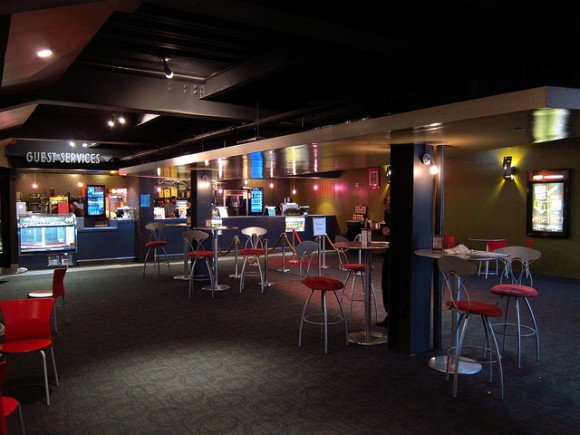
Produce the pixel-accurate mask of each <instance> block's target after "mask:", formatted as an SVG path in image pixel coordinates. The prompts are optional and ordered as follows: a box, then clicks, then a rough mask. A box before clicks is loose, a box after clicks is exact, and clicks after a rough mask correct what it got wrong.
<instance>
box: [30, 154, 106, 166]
mask: <svg viewBox="0 0 580 435" xmlns="http://www.w3.org/2000/svg"><path fill="white" fill-rule="evenodd" d="M26 161H27V162H28V163H58V162H60V163H70V164H78V163H92V164H99V163H101V154H96V153H51V152H45V151H35V152H33V151H29V152H27V153H26Z"/></svg>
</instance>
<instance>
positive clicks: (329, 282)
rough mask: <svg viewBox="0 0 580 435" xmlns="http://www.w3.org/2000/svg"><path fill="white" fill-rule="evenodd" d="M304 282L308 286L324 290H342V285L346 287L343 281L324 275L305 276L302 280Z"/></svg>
mask: <svg viewBox="0 0 580 435" xmlns="http://www.w3.org/2000/svg"><path fill="white" fill-rule="evenodd" d="M302 284H304V285H305V286H306V287H309V288H311V289H312V290H323V291H334V290H340V289H341V288H342V287H344V284H343V283H342V281H339V280H337V279H334V278H327V277H324V276H312V277H308V278H304V279H303V280H302Z"/></svg>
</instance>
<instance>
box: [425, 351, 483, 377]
mask: <svg viewBox="0 0 580 435" xmlns="http://www.w3.org/2000/svg"><path fill="white" fill-rule="evenodd" d="M429 367H431V368H432V369H433V370H437V371H438V372H442V373H445V372H446V371H447V355H439V356H434V357H433V358H431V359H430V360H429ZM481 368H482V367H481V364H480V363H478V362H475V361H473V360H469V361H465V360H462V361H459V374H460V375H474V374H476V373H479V372H480V371H481ZM449 373H450V374H452V375H453V374H455V366H454V365H451V367H449Z"/></svg>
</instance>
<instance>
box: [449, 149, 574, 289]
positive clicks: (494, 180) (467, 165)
mask: <svg viewBox="0 0 580 435" xmlns="http://www.w3.org/2000/svg"><path fill="white" fill-rule="evenodd" d="M578 146H579V143H578V141H558V142H550V143H544V144H537V145H526V146H520V147H511V148H504V149H501V150H495V151H491V152H479V153H470V154H466V155H465V156H461V157H455V158H447V163H446V168H445V232H446V233H447V234H453V235H454V236H455V242H456V243H463V244H464V245H466V246H468V247H470V248H474V249H480V248H482V245H481V244H478V242H473V241H470V240H469V238H472V237H502V238H506V239H507V240H508V243H509V244H510V245H525V243H526V240H527V239H528V235H527V234H526V180H527V171H530V170H540V169H563V168H572V214H571V216H572V219H571V228H570V229H571V233H570V237H569V238H566V239H556V238H543V237H534V238H533V241H534V245H533V247H534V248H535V249H537V250H539V251H540V252H541V253H542V257H541V259H540V260H538V261H537V262H536V263H534V266H533V270H534V271H535V272H536V273H539V274H546V275H551V276H560V277H567V278H575V279H578V278H580V267H578V266H579V265H580V259H579V254H580V227H579V225H578V222H579V221H578V217H579V216H580V201H578V198H579V195H580V180H579V179H578V177H577V176H576V175H577V174H578V173H579V172H578V170H579V169H580V159H578V158H577V154H576V153H577V152H578V149H579V148H578ZM504 156H512V157H513V162H512V164H513V165H514V166H515V167H516V175H515V179H514V180H513V181H509V180H508V181H505V180H503V178H502V167H501V165H502V161H503V157H504Z"/></svg>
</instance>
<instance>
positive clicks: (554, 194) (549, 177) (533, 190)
mask: <svg viewBox="0 0 580 435" xmlns="http://www.w3.org/2000/svg"><path fill="white" fill-rule="evenodd" d="M571 176H572V170H571V169H556V170H539V171H528V185H527V213H526V229H527V233H528V235H529V236H538V237H557V238H566V237H569V236H570V221H571V199H572V195H571V187H570V186H571Z"/></svg>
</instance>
